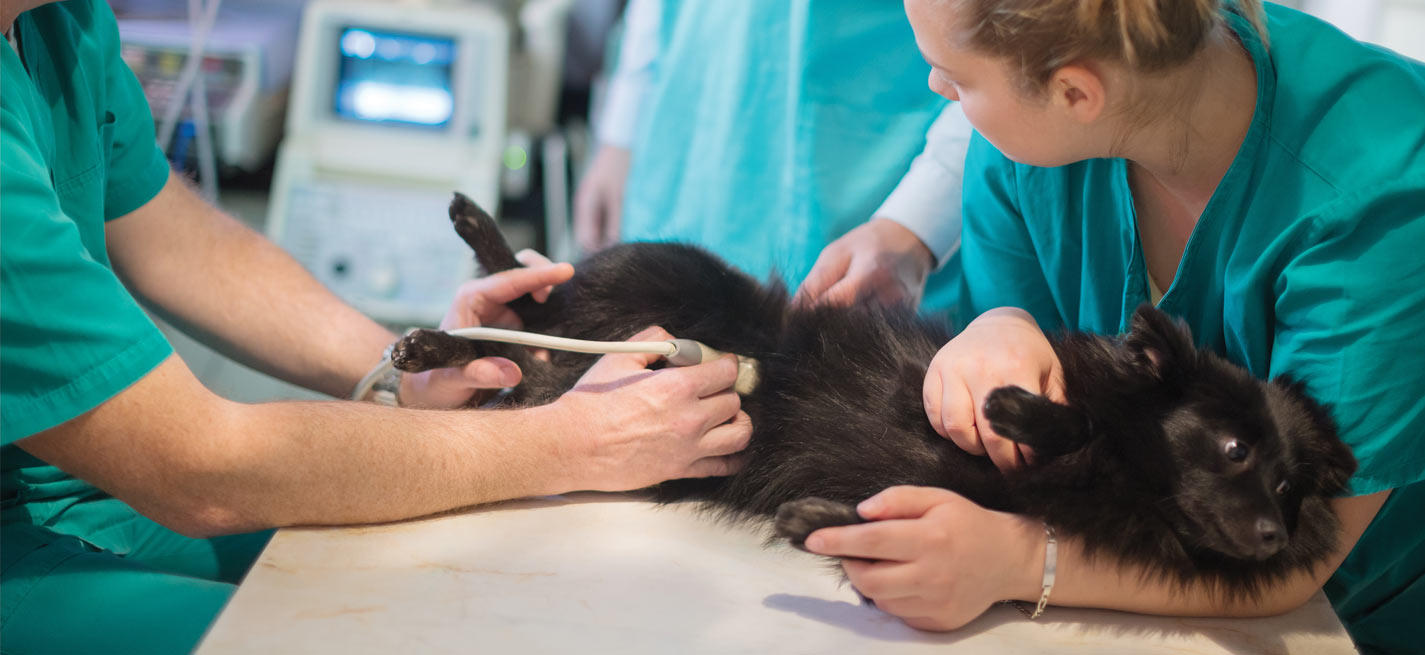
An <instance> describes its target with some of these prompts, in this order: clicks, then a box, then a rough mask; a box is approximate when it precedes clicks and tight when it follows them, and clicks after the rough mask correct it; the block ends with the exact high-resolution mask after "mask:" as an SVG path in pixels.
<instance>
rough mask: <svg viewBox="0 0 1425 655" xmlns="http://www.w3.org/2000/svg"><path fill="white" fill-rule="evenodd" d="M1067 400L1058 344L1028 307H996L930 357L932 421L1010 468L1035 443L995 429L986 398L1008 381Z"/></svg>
mask: <svg viewBox="0 0 1425 655" xmlns="http://www.w3.org/2000/svg"><path fill="white" fill-rule="evenodd" d="M1011 385H1013V386H1018V387H1021V388H1023V389H1025V390H1027V391H1029V392H1031V393H1037V394H1040V395H1043V396H1047V397H1048V398H1049V399H1050V400H1053V401H1055V402H1060V403H1062V402H1064V371H1063V369H1062V368H1061V367H1060V365H1059V357H1058V356H1057V355H1055V354H1054V348H1053V346H1050V345H1049V340H1048V339H1047V338H1045V336H1044V333H1043V332H1042V331H1041V330H1040V329H1039V325H1038V324H1037V323H1035V322H1034V319H1033V317H1031V316H1030V315H1029V314H1028V313H1027V312H1025V311H1024V310H1022V309H1016V308H1013V307H1001V308H999V309H992V310H990V311H988V312H985V313H984V314H981V315H980V317H979V318H976V319H975V320H974V321H972V322H971V323H970V325H969V326H967V327H966V328H965V330H964V331H963V332H961V333H960V334H958V335H956V336H955V338H954V339H951V340H950V343H947V344H945V346H944V347H943V348H941V349H940V352H939V353H936V355H935V359H932V360H931V361H930V367H929V369H927V370H926V373H925V387H924V389H923V390H922V392H923V396H924V402H925V416H926V418H927V419H929V420H930V425H931V427H933V428H935V431H936V432H938V433H940V436H942V437H946V438H948V439H950V440H951V441H953V442H955V445H957V446H959V447H960V448H962V449H964V451H965V452H967V453H970V454H972V455H985V454H988V455H989V456H990V459H991V460H993V461H994V463H995V466H996V467H998V468H999V470H1001V471H1008V470H1011V469H1015V468H1018V467H1020V466H1022V465H1023V464H1024V463H1025V462H1026V461H1028V460H1029V459H1030V458H1032V457H1033V455H1034V452H1033V449H1031V448H1029V447H1028V446H1024V445H1020V444H1017V443H1015V442H1013V441H1010V440H1009V439H1006V438H1004V437H1003V436H1000V435H999V434H996V433H995V431H994V428H992V427H990V422H989V419H987V418H985V398H987V397H989V395H990V392H991V391H994V390H995V389H998V388H999V387H1004V386H1011Z"/></svg>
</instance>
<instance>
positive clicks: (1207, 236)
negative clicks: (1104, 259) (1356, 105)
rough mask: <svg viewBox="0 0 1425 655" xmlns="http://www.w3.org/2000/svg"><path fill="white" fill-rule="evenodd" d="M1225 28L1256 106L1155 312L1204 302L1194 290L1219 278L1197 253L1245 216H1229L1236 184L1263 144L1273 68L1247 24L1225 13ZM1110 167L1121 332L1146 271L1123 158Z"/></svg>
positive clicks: (1139, 297) (1241, 190)
mask: <svg viewBox="0 0 1425 655" xmlns="http://www.w3.org/2000/svg"><path fill="white" fill-rule="evenodd" d="M1227 24H1228V27H1229V28H1230V29H1231V30H1232V31H1233V32H1234V33H1235V34H1236V35H1237V39H1238V41H1239V42H1240V43H1241V44H1242V48H1243V49H1244V50H1246V51H1247V55H1248V56H1249V57H1251V59H1252V65H1253V67H1254V68H1255V69H1256V72H1257V102H1256V105H1255V107H1254V108H1253V110H1252V121H1251V123H1250V124H1249V125H1248V127H1247V134H1246V136H1244V137H1243V139H1242V145H1241V146H1240V147H1238V149H1237V154H1236V156H1234V157H1233V158H1232V164H1231V165H1230V166H1228V168H1227V173H1226V174H1224V175H1223V176H1222V180H1221V181H1219V182H1218V183H1217V188H1216V189H1215V190H1214V191H1213V193H1212V197H1211V198H1209V199H1208V201H1207V205H1206V206H1205V207H1204V208H1203V210H1202V215H1201V216H1199V217H1198V219H1197V223H1196V224H1195V225H1194V226H1193V229H1192V233H1191V234H1189V235H1188V241H1187V245H1186V246H1184V248H1183V256H1182V258H1181V259H1180V260H1178V267H1177V270H1176V271H1175V272H1174V274H1173V282H1172V284H1170V285H1168V288H1166V289H1163V297H1162V298H1160V299H1159V300H1158V302H1157V306H1158V308H1159V309H1162V310H1163V311H1165V312H1167V313H1169V314H1174V315H1184V314H1187V313H1195V312H1189V310H1190V309H1191V307H1189V306H1185V305H1184V303H1185V302H1188V301H1186V300H1184V299H1183V298H1184V297H1185V296H1187V297H1194V298H1197V300H1198V302H1199V303H1201V302H1204V300H1205V299H1204V298H1203V297H1202V296H1203V295H1204V294H1205V293H1207V292H1209V291H1211V289H1203V288H1200V287H1201V285H1202V284H1203V283H1204V282H1205V281H1210V280H1215V279H1217V278H1218V277H1219V275H1218V274H1217V273H1214V272H1212V271H1208V270H1202V268H1203V267H1205V266H1212V265H1213V264H1214V263H1215V261H1216V260H1215V258H1213V257H1211V255H1210V254H1203V253H1200V251H1201V250H1202V249H1203V248H1206V247H1208V245H1207V244H1210V243H1212V242H1213V241H1214V240H1215V237H1217V235H1219V234H1221V232H1222V228H1223V227H1224V225H1226V224H1230V223H1232V222H1233V221H1240V220H1244V218H1245V217H1243V216H1241V215H1236V214H1232V213H1231V212H1233V211H1234V210H1235V209H1236V208H1240V207H1242V206H1243V205H1244V203H1242V202H1241V200H1242V199H1243V196H1244V195H1245V194H1246V193H1247V191H1248V185H1247V184H1245V183H1239V181H1240V179H1241V178H1244V177H1246V176H1250V175H1251V173H1252V170H1253V168H1254V167H1255V165H1256V160H1257V152H1258V151H1260V150H1261V146H1262V143H1263V142H1264V141H1265V140H1266V135H1267V131H1268V130H1267V126H1268V124H1269V123H1270V122H1271V113H1272V99H1273V98H1274V97H1275V96H1276V69H1275V68H1274V67H1273V66H1272V60H1271V57H1270V55H1269V53H1268V52H1267V49H1266V46H1265V45H1264V44H1263V42H1262V39H1261V36H1260V35H1259V34H1258V33H1257V31H1256V29H1255V28H1253V26H1252V24H1251V22H1250V21H1248V20H1247V19H1246V18H1244V17H1243V16H1241V15H1240V14H1238V13H1237V12H1236V11H1235V10H1234V11H1230V12H1229V13H1228V15H1227ZM1114 166H1116V167H1117V170H1116V171H1115V174H1114V179H1116V180H1117V182H1118V184H1119V186H1120V188H1119V191H1120V192H1121V193H1120V197H1121V198H1123V202H1124V208H1123V210H1124V212H1125V213H1124V215H1125V216H1127V217H1128V220H1129V221H1130V225H1129V227H1130V228H1131V229H1128V230H1125V232H1127V233H1129V235H1130V237H1129V238H1130V239H1131V244H1130V248H1131V250H1130V256H1129V258H1128V270H1127V271H1125V275H1124V287H1123V306H1122V308H1121V312H1120V315H1119V329H1120V330H1123V331H1126V330H1127V329H1128V326H1129V322H1130V320H1131V319H1132V317H1133V312H1134V310H1136V309H1137V307H1138V305H1140V304H1142V303H1144V302H1149V300H1150V297H1151V292H1150V291H1149V288H1148V268H1147V261H1146V259H1145V258H1144V255H1143V243H1142V240H1141V239H1140V238H1139V236H1138V210H1137V207H1136V206H1135V205H1134V201H1133V186H1132V184H1131V183H1130V182H1129V177H1128V175H1129V167H1128V160H1126V159H1116V160H1114Z"/></svg>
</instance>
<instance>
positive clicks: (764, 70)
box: [620, 0, 958, 310]
mask: <svg viewBox="0 0 1425 655" xmlns="http://www.w3.org/2000/svg"><path fill="white" fill-rule="evenodd" d="M662 20H663V23H662V26H661V29H660V33H659V51H658V57H657V61H656V63H655V67H654V70H653V80H654V81H653V84H652V89H650V92H649V95H650V98H649V100H648V102H647V104H646V105H645V106H644V108H643V109H642V110H641V111H640V113H639V129H638V132H637V133H636V134H635V137H634V143H633V161H632V168H631V169H630V172H629V176H628V179H629V184H628V188H627V189H626V192H625V196H624V204H623V217H622V222H621V228H620V230H621V235H620V236H621V238H622V239H624V240H626V241H669V240H672V241H685V242H690V243H696V244H699V245H702V246H704V247H707V248H709V249H710V250H712V251H713V252H716V253H717V254H718V255H720V256H722V257H724V258H726V259H727V260H728V261H729V262H731V263H732V264H733V265H735V266H737V267H739V268H741V269H742V270H744V271H747V272H748V273H750V274H751V275H753V276H754V277H757V278H762V279H765V278H767V277H768V276H769V275H770V274H772V273H777V274H779V275H780V276H781V277H782V279H784V280H785V281H787V282H788V283H789V284H793V285H795V284H797V283H799V282H800V281H801V279H802V278H804V277H805V276H806V274H807V272H808V271H810V270H811V267H812V264H814V263H815V262H816V257H817V255H818V254H820V253H821V250H822V249H823V248H824V247H826V246H827V244H829V243H831V242H832V241H834V240H835V239H836V238H838V237H840V236H841V235H843V234H845V233H846V232H848V231H850V230H851V229H852V228H854V227H856V226H858V225H860V224H861V223H864V222H865V221H867V220H869V219H870V218H871V216H872V214H873V213H874V212H875V211H876V209H877V207H879V206H880V204H881V202H882V201H884V200H885V199H886V196H888V195H889V194H890V192H891V190H892V189H894V188H895V186H896V183H897V182H899V181H900V178H901V176H903V175H904V174H905V172H906V171H907V170H908V169H909V167H910V161H911V159H913V158H914V157H915V155H917V154H919V153H920V151H921V150H922V148H923V147H924V145H925V133H926V130H927V129H929V127H930V124H931V123H932V122H934V120H935V118H936V117H937V116H938V115H939V113H940V110H941V109H942V108H943V107H944V106H945V101H944V99H942V98H940V97H939V96H936V95H935V94H934V93H931V92H930V90H929V89H928V88H927V86H926V75H927V74H928V72H929V68H928V67H927V65H926V64H925V62H924V61H923V60H922V59H921V57H920V53H919V51H918V50H917V49H916V45H915V36H914V34H913V33H912V32H911V29H910V25H909V23H907V22H906V19H905V12H904V10H903V9H902V8H901V3H899V2H885V1H883V0H874V1H869V2H868V1H867V0H775V1H772V2H769V1H766V0H730V1H727V2H704V1H701V0H698V1H691V2H690V1H687V0H665V2H664V6H663V12H662ZM955 270H957V269H956V268H953V267H946V268H945V269H942V271H941V272H940V273H937V274H936V275H934V276H932V278H931V280H930V282H929V285H928V287H927V293H926V298H925V301H924V306H925V307H927V308H928V309H932V310H933V309H945V308H948V305H949V304H953V301H952V299H953V294H954V293H955V292H956V291H958V283H957V282H956V281H955V279H954V272H955Z"/></svg>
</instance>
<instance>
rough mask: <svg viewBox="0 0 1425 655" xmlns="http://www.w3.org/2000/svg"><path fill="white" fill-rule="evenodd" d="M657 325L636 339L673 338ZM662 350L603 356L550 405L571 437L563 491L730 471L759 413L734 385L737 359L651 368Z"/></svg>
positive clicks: (617, 488) (729, 357)
mask: <svg viewBox="0 0 1425 655" xmlns="http://www.w3.org/2000/svg"><path fill="white" fill-rule="evenodd" d="M672 338H673V335H671V334H668V332H667V331H665V330H663V329H662V328H658V327H652V328H648V329H646V330H644V331H643V332H640V333H638V334H637V335H634V336H633V337H632V338H631V339H630V341H666V340H669V339H672ZM660 358H661V356H660V355H651V354H616V355H604V356H603V357H602V358H601V359H599V361H598V362H595V363H594V366H593V367H592V368H590V369H589V370H588V371H587V372H585V373H584V377H582V378H580V379H579V382H578V383H577V384H575V385H574V388H573V389H570V390H569V391H568V392H566V393H565V394H564V395H563V396H560V397H559V400H557V401H555V402H554V403H553V404H552V405H550V406H549V407H550V408H551V410H552V411H554V412H557V413H558V415H559V419H558V424H559V425H560V427H558V428H557V430H558V432H559V433H560V434H564V435H567V436H568V442H567V443H569V444H570V446H569V450H568V451H567V452H568V454H569V455H570V457H569V459H568V460H567V461H568V462H569V470H568V471H567V473H566V475H565V476H564V478H563V479H564V483H563V485H562V487H561V488H560V489H559V491H558V493H563V492H565V491H574V490H593V491H626V490H629V489H641V488H643V487H647V486H650V485H653V484H657V483H659V482H663V481H665V480H671V479H675V478H701V477H709V476H722V475H731V474H732V473H734V472H736V471H737V469H739V468H741V459H740V457H739V456H737V455H736V453H738V452H740V451H741V450H742V449H744V448H746V447H747V441H748V439H749V438H751V436H752V419H751V418H749V417H748V416H747V413H746V412H743V411H742V409H741V408H742V401H741V398H739V397H738V395H737V393H736V392H734V391H733V390H732V384H733V383H734V382H735V381H737V358H736V357H734V356H732V355H726V356H724V357H720V358H718V359H716V360H713V361H710V362H704V363H702V364H697V365H694V366H683V367H668V368H663V369H658V370H649V369H648V367H649V365H651V364H653V363H654V362H656V361H658V360H659V359H660Z"/></svg>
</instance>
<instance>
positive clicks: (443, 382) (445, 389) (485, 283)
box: [401, 250, 574, 409]
mask: <svg viewBox="0 0 1425 655" xmlns="http://www.w3.org/2000/svg"><path fill="white" fill-rule="evenodd" d="M515 257H516V258H517V259H519V261H520V263H522V264H524V265H525V267H524V268H514V269H510V270H508V271H501V272H499V273H496V274H494V275H489V276H486V277H482V278H480V279H478V280H471V281H469V282H466V283H465V284H463V285H461V287H460V290H459V291H457V292H456V294H455V301H454V302H452V303H451V305H450V309H449V310H448V311H447V312H446V314H445V318H444V319H442V320H441V322H440V329H442V330H453V329H457V328H463V327H476V326H481V325H484V326H490V327H501V328H510V329H519V328H521V327H523V324H522V323H521V322H520V319H519V316H517V315H515V313H514V312H513V311H511V310H510V308H509V307H506V306H505V305H506V303H508V302H510V301H511V300H514V299H516V298H519V297H520V296H523V295H525V294H531V295H533V296H534V299H535V300H536V301H538V302H544V301H545V300H547V299H548V298H549V292H550V290H551V289H552V288H553V286H554V285H556V284H560V283H562V282H565V281H567V280H568V279H569V278H570V277H573V275H574V267H573V266H570V265H569V264H555V263H552V262H550V261H549V260H548V259H546V258H545V257H544V256H543V255H541V254H539V253H537V252H534V251H532V250H523V251H520V252H519V254H517V255H515ZM521 376H522V373H521V372H520V368H519V366H516V365H515V363H514V362H512V361H510V360H508V359H505V358H503V357H482V358H480V359H477V360H475V361H473V362H470V363H469V364H466V365H465V366H462V367H460V368H443V369H435V370H431V371H426V372H424V373H412V374H408V375H404V376H402V378H401V404H402V405H406V406H409V407H429V408H437V409H450V408H455V407H462V406H464V405H466V404H468V403H469V402H470V400H471V399H472V398H474V397H475V396H476V394H477V393H479V392H480V391H482V390H488V389H503V388H505V387H511V386H514V385H516V384H519V381H520V378H521Z"/></svg>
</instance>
